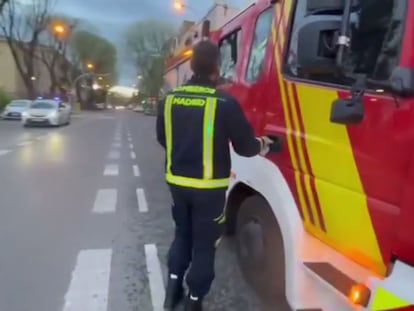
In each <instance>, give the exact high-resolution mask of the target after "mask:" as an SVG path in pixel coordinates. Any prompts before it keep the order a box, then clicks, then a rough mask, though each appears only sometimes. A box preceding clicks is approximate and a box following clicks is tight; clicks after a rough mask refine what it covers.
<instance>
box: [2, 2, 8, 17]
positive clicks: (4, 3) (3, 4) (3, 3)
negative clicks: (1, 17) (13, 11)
mask: <svg viewBox="0 0 414 311" xmlns="http://www.w3.org/2000/svg"><path fill="white" fill-rule="evenodd" d="M7 2H9V0H0V14H1V12H2V11H3V8H4V6H5V5H6V3H7Z"/></svg>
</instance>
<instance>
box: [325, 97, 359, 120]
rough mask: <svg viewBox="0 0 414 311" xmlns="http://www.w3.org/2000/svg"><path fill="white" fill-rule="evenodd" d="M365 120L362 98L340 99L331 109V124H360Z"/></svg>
mask: <svg viewBox="0 0 414 311" xmlns="http://www.w3.org/2000/svg"><path fill="white" fill-rule="evenodd" d="M363 119H364V103H363V102H362V97H357V98H339V99H337V100H335V101H334V102H333V104H332V108H331V122H332V123H339V124H358V123H361V122H362V120H363Z"/></svg>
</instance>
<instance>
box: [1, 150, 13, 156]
mask: <svg viewBox="0 0 414 311" xmlns="http://www.w3.org/2000/svg"><path fill="white" fill-rule="evenodd" d="M10 152H11V150H0V156H3V155H6V154H8V153H10Z"/></svg>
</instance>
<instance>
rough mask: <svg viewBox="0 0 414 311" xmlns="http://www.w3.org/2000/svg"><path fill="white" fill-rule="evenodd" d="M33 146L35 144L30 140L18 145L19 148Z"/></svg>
mask: <svg viewBox="0 0 414 311" xmlns="http://www.w3.org/2000/svg"><path fill="white" fill-rule="evenodd" d="M31 144H33V142H32V141H30V140H29V141H23V142H21V143H19V144H17V146H19V147H24V146H29V145H31Z"/></svg>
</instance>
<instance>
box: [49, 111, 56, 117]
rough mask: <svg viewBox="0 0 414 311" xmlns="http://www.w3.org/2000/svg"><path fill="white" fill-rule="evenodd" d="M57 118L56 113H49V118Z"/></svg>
mask: <svg viewBox="0 0 414 311" xmlns="http://www.w3.org/2000/svg"><path fill="white" fill-rule="evenodd" d="M55 117H57V111H52V112H51V113H49V118H55Z"/></svg>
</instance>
